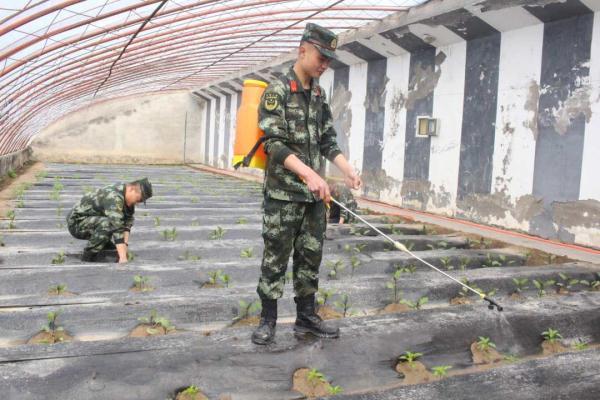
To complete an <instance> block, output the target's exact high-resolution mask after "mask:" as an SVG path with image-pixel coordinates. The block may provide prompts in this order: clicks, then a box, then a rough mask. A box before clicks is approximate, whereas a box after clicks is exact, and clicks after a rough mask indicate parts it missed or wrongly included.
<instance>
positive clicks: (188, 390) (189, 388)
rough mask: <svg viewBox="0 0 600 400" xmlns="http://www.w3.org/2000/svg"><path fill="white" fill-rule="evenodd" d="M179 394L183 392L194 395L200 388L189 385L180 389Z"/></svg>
mask: <svg viewBox="0 0 600 400" xmlns="http://www.w3.org/2000/svg"><path fill="white" fill-rule="evenodd" d="M179 393H181V394H185V395H188V396H195V395H197V394H198V393H200V389H198V388H197V387H196V386H194V385H191V386H189V387H188V388H186V389H185V390H182V391H181V392H179Z"/></svg>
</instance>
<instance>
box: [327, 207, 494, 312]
mask: <svg viewBox="0 0 600 400" xmlns="http://www.w3.org/2000/svg"><path fill="white" fill-rule="evenodd" d="M331 201H333V202H334V203H335V204H337V205H338V206H340V207H341V208H343V209H344V210H346V211H348V212H349V213H350V214H352V215H353V216H354V217H356V218H357V219H359V220H360V221H362V222H363V223H365V224H366V225H368V226H369V227H370V228H371V229H373V230H374V231H375V232H377V233H378V234H380V235H381V236H383V237H384V238H386V239H387V240H388V241H390V242H391V243H392V244H393V245H394V247H395V248H396V249H398V250H400V251H402V252H405V253H407V254H408V255H410V256H411V257H413V258H415V259H417V260H419V261H421V262H422V263H423V264H425V265H427V266H428V267H429V268H432V269H434V270H435V271H437V272H439V273H440V274H442V275H444V276H446V277H447V278H450V279H452V280H453V281H454V282H456V283H458V284H459V285H461V286H462V287H464V288H466V289H467V290H470V291H471V292H473V293H475V294H476V295H478V296H479V297H480V298H481V299H483V300H485V301H487V302H488V303H489V304H488V308H489V309H490V310H493V309H494V307H496V310H498V311H502V310H503V308H502V306H501V305H499V304H498V303H496V302H495V301H494V300H493V299H490V298H489V297H488V296H486V295H485V294H484V293H481V292H480V291H478V290H475V289H473V288H472V287H470V286H469V285H466V284H464V283H463V282H461V281H459V280H458V279H456V278H454V277H453V276H451V275H449V274H447V273H446V272H444V271H442V270H441V269H439V268H436V267H435V266H433V265H431V264H430V263H428V262H427V261H425V260H423V259H422V258H420V257H419V256H417V255H416V254H414V253H413V252H411V251H410V250H408V249H407V248H406V246H404V245H403V244H402V243H400V242H398V241H396V240H394V239H392V238H391V237H389V236H388V235H386V234H385V233H383V232H381V231H380V230H379V229H377V228H376V227H374V226H373V225H371V224H370V223H368V222H367V221H366V220H365V219H364V218H362V217H361V216H359V215H357V214H356V213H355V212H353V211H352V210H350V209H348V208H347V207H346V206H345V205H343V204H342V203H340V202H339V201H337V200H336V199H334V198H333V197H331Z"/></svg>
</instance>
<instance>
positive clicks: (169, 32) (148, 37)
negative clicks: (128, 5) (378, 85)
mask: <svg viewBox="0 0 600 400" xmlns="http://www.w3.org/2000/svg"><path fill="white" fill-rule="evenodd" d="M360 9H364V7H362V8H361V7H345V6H337V7H332V9H331V10H333V11H349V10H350V11H356V10H360ZM383 9H385V7H383V8H381V7H372V8H369V10H379V11H381V10H383ZM315 10H318V9H317V8H302V9H297V10H293V11H292V12H291V13H302V12H311V11H315ZM289 13H290V11H287V10H276V11H272V12H270V13H266V14H265V13H256V14H252V15H246V16H244V17H243V18H240V17H230V18H224V19H220V20H218V21H212V22H211V23H208V24H206V23H197V24H190V25H188V26H186V27H183V28H177V29H171V30H167V31H164V32H159V33H158V34H150V35H146V36H143V37H141V38H138V39H137V40H136V43H137V46H135V47H134V49H137V48H140V47H144V46H146V44H144V42H145V41H147V40H151V39H154V38H157V37H162V36H169V35H172V34H173V33H176V32H178V33H179V32H185V31H187V30H192V29H194V28H197V27H205V26H210V25H214V24H220V23H222V22H224V21H227V22H229V21H236V22H237V24H233V25H229V26H228V27H237V26H243V25H251V24H252V22H249V23H244V24H240V23H239V20H240V19H249V18H253V17H256V16H264V15H276V14H289ZM315 19H337V18H335V17H320V18H315ZM343 19H360V18H351V17H350V18H349V17H344V18H343ZM367 19H369V20H373V18H367ZM269 22H270V21H269ZM153 25H155V26H160V24H157V22H156V21H155V22H154V23H153ZM207 31H210V30H209V29H203V30H200V31H199V32H207ZM196 32H198V31H196ZM128 34H129V32H126V33H123V34H119V35H115V36H116V37H117V38H122V37H127V36H128ZM113 40H115V37H110V38H104V39H101V40H97V41H95V42H91V43H88V44H86V46H83V47H78V48H76V49H73V50H70V51H67V52H65V53H63V54H61V55H59V56H56V57H54V58H51V59H49V60H47V61H46V62H44V63H42V64H38V65H36V66H34V67H33V68H31V69H29V70H28V71H24V72H23V73H22V74H21V75H20V76H23V75H24V74H26V73H31V72H32V71H34V70H35V69H37V68H39V67H41V66H43V65H45V64H47V63H49V62H52V61H54V60H56V59H59V58H61V57H64V56H67V55H69V54H72V53H74V52H77V51H81V50H82V49H85V48H86V47H92V46H98V45H101V44H103V43H106V42H110V41H113ZM119 48H121V46H120V45H115V46H113V47H111V48H109V49H103V50H102V51H99V52H97V53H104V52H106V51H112V50H116V49H119ZM95 54H96V53H94V54H90V55H89V57H93V56H95ZM35 58H37V57H30V58H26V59H24V60H23V61H24V62H29V61H32V60H33V59H35ZM86 58H88V56H86V57H82V58H81V59H86ZM11 66H12V64H11ZM10 68H11V67H8V68H7V69H5V71H6V72H5V73H4V74H8V73H10V72H12V70H11V69H10ZM1 76H2V74H0V77H1ZM20 76H19V77H17V78H15V79H13V80H12V81H10V82H8V84H10V83H12V82H14V80H16V79H18V78H20ZM4 86H5V85H3V86H1V87H0V89H2V88H3V87H4Z"/></svg>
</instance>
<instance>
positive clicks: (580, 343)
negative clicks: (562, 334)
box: [573, 339, 589, 351]
mask: <svg viewBox="0 0 600 400" xmlns="http://www.w3.org/2000/svg"><path fill="white" fill-rule="evenodd" d="M588 347H589V345H588V344H587V343H586V342H584V341H583V340H581V339H579V340H578V341H577V343H573V348H574V349H575V350H579V351H581V350H587V348H588Z"/></svg>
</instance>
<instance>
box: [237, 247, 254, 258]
mask: <svg viewBox="0 0 600 400" xmlns="http://www.w3.org/2000/svg"><path fill="white" fill-rule="evenodd" d="M253 256H254V249H252V247H248V248H247V249H242V252H241V253H240V257H242V258H252V257H253Z"/></svg>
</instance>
